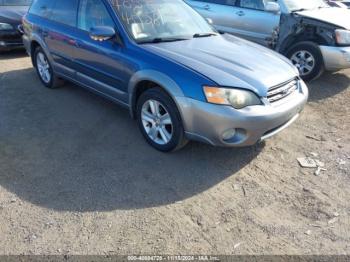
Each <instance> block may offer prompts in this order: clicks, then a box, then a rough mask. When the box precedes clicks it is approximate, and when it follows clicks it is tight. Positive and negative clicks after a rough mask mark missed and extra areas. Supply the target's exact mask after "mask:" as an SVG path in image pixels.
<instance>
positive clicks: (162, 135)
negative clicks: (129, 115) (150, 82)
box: [136, 88, 187, 152]
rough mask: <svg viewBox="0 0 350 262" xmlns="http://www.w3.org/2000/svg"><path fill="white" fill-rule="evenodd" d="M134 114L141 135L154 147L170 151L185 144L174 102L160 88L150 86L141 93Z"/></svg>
mask: <svg viewBox="0 0 350 262" xmlns="http://www.w3.org/2000/svg"><path fill="white" fill-rule="evenodd" d="M136 114H137V122H138V126H139V128H140V131H141V133H142V135H143V136H144V138H145V139H146V141H147V142H148V143H149V144H150V145H151V146H152V147H154V148H155V149H157V150H159V151H162V152H171V151H176V150H179V149H180V148H182V147H184V146H185V145H186V144H187V139H186V138H185V132H184V128H183V124H182V121H181V117H180V114H179V112H178V110H177V107H176V104H175V103H174V101H173V100H172V98H171V97H170V96H169V95H168V94H166V93H165V92H164V91H163V90H161V89H160V88H151V89H148V90H146V91H145V92H144V93H142V94H141V96H140V97H139V99H138V101H137V108H136Z"/></svg>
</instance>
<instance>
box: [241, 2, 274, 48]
mask: <svg viewBox="0 0 350 262" xmlns="http://www.w3.org/2000/svg"><path fill="white" fill-rule="evenodd" d="M238 1H239V3H238V7H237V12H236V13H239V15H240V23H239V24H238V28H237V29H238V31H237V34H238V35H240V36H242V37H244V38H246V39H248V40H251V41H254V42H257V43H259V44H262V45H266V46H267V45H268V43H269V41H270V40H271V37H272V33H273V31H274V29H275V28H276V27H278V25H279V22H280V13H272V12H267V11H265V3H267V2H268V1H273V0H238ZM274 2H276V1H274Z"/></svg>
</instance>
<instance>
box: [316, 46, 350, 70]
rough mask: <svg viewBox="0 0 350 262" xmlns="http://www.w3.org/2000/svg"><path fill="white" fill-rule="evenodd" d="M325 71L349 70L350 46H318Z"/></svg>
mask: <svg viewBox="0 0 350 262" xmlns="http://www.w3.org/2000/svg"><path fill="white" fill-rule="evenodd" d="M320 49H321V53H322V56H323V61H324V65H325V68H326V70H328V71H336V70H340V69H346V68H350V46H348V47H338V46H320Z"/></svg>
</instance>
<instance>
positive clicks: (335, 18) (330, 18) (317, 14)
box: [297, 7, 350, 30]
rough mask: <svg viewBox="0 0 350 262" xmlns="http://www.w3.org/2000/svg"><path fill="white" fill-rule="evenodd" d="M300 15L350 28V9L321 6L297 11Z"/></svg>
mask: <svg viewBox="0 0 350 262" xmlns="http://www.w3.org/2000/svg"><path fill="white" fill-rule="evenodd" d="M297 14H298V15H301V16H304V17H308V18H313V19H317V20H320V21H323V22H326V23H329V24H333V25H336V26H339V27H342V28H345V29H349V30H350V19H349V18H350V10H349V9H345V8H336V7H330V8H320V9H314V10H306V11H301V12H297Z"/></svg>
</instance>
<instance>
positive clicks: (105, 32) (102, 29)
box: [90, 26, 116, 42]
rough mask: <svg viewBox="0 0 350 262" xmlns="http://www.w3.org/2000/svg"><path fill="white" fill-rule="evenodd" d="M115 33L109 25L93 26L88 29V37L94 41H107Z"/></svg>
mask: <svg viewBox="0 0 350 262" xmlns="http://www.w3.org/2000/svg"><path fill="white" fill-rule="evenodd" d="M115 35H116V32H115V30H114V28H113V27H109V26H95V27H93V28H91V29H90V37H91V39H92V40H95V41H100V42H102V41H107V40H109V39H112V38H113V37H114V36H115Z"/></svg>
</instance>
